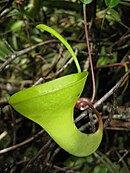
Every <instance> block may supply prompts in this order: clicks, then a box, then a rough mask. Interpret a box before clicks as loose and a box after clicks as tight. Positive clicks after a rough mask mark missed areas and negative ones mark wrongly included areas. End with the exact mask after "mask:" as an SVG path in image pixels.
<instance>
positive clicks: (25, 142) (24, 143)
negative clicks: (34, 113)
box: [0, 130, 44, 155]
mask: <svg viewBox="0 0 130 173" xmlns="http://www.w3.org/2000/svg"><path fill="white" fill-rule="evenodd" d="M43 132H44V131H43V130H41V131H40V132H38V133H37V134H36V135H34V136H32V137H31V138H29V139H27V140H25V141H23V142H21V143H19V144H16V145H13V146H11V147H8V148H5V149H2V150H0V155H1V154H5V153H8V152H10V151H13V150H15V149H17V148H19V147H22V146H24V145H26V144H28V143H30V142H32V141H33V140H34V139H35V138H36V137H38V136H39V135H41V134H42V133H43Z"/></svg>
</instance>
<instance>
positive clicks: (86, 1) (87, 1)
mask: <svg viewBox="0 0 130 173" xmlns="http://www.w3.org/2000/svg"><path fill="white" fill-rule="evenodd" d="M80 1H81V2H82V3H83V4H90V3H91V2H92V1H93V0H80Z"/></svg>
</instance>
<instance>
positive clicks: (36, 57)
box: [0, 0, 130, 173]
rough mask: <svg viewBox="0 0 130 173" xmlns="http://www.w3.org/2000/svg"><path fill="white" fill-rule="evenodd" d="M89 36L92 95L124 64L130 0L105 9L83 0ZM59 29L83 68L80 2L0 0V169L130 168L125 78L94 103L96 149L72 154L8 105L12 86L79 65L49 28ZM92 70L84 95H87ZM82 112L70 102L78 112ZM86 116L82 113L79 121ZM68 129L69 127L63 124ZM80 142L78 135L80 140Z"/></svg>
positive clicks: (104, 172) (73, 171)
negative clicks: (99, 135) (98, 123)
mask: <svg viewBox="0 0 130 173" xmlns="http://www.w3.org/2000/svg"><path fill="white" fill-rule="evenodd" d="M87 20H88V23H87V24H88V29H89V39H90V45H91V52H92V57H93V64H94V72H95V78H96V100H95V102H96V101H97V100H99V99H100V98H101V97H103V96H104V94H106V93H107V92H108V91H109V90H110V89H111V88H112V87H113V86H114V85H115V84H116V83H117V82H118V81H119V80H120V78H121V77H122V76H123V75H124V74H125V73H126V72H127V71H128V70H129V64H130V1H129V0H122V1H120V3H119V4H118V5H117V6H115V7H114V8H111V9H109V8H108V7H107V6H106V4H105V2H104V0H100V1H97V0H94V1H93V2H92V3H90V4H89V5H87ZM39 23H44V24H46V25H48V26H51V27H52V28H54V29H55V30H57V31H58V32H59V33H60V34H61V35H62V36H64V37H65V38H66V39H67V40H68V42H69V43H70V44H71V45H72V47H73V49H74V50H75V51H76V53H77V57H78V60H79V63H80V65H81V68H82V70H86V69H87V70H88V71H89V67H88V53H87V46H86V41H85V32H84V22H83V10H82V3H81V2H80V1H79V0H49V1H47V0H39V1H37V0H29V1H27V0H16V1H15V0H1V1H0V107H1V109H0V173H4V172H9V173H18V172H23V173H26V172H27V173H45V172H46V173H49V172H50V173H52V172H53V173H60V172H66V173H124V172H125V173H128V172H129V170H130V85H129V78H126V79H125V81H124V82H123V84H122V85H121V87H120V88H119V89H118V90H116V92H114V94H113V95H112V96H110V97H109V98H108V99H107V100H106V101H105V102H103V103H102V104H101V105H100V106H99V107H98V110H99V111H100V112H101V114H102V117H103V120H104V123H106V122H108V120H109V122H108V123H107V126H106V127H105V128H104V137H103V140H102V143H101V145H100V147H99V149H98V151H96V152H95V153H94V154H92V155H91V156H88V157H85V158H77V157H74V156H71V155H70V154H68V153H66V152H65V151H63V150H62V149H61V148H59V147H58V146H57V144H55V142H54V141H53V140H51V139H50V137H49V136H48V134H47V133H46V132H45V131H44V130H42V128H41V127H39V126H38V125H37V124H35V123H33V122H32V121H30V120H28V119H26V118H24V117H23V116H22V115H20V114H18V113H17V112H15V111H14V110H12V108H11V107H9V105H7V101H8V98H9V97H10V95H12V94H13V93H15V92H17V91H19V90H21V89H24V88H28V87H30V86H32V85H33V84H36V83H37V82H39V80H40V79H42V82H46V81H48V80H52V79H54V78H56V77H60V76H63V75H65V74H69V73H74V72H76V68H75V65H74V64H73V62H72V61H71V62H68V60H69V59H70V58H71V57H70V55H69V53H68V51H67V50H66V49H65V48H64V47H63V46H62V45H61V43H59V41H58V40H56V39H55V38H53V37H52V36H51V35H49V34H48V33H46V32H45V33H44V32H41V31H39V30H37V29H36V25H37V24H39ZM91 95H92V82H91V75H89V78H88V80H87V83H86V88H85V90H84V93H83V96H85V97H88V98H89V97H91ZM81 113H82V112H80V111H78V110H75V117H78V116H79V115H80V114H81ZM84 124H88V127H89V124H90V123H89V120H88V117H87V115H86V117H85V118H84V119H83V120H82V121H81V122H78V123H77V127H78V128H79V126H82V125H84ZM66 130H67V129H66ZM81 142H82V141H81Z"/></svg>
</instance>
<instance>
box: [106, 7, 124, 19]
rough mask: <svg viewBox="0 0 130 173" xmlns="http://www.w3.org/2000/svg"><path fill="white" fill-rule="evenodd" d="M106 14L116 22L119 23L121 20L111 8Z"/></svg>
mask: <svg viewBox="0 0 130 173" xmlns="http://www.w3.org/2000/svg"><path fill="white" fill-rule="evenodd" d="M107 14H108V15H111V16H112V17H113V18H114V19H115V20H116V21H120V20H121V18H120V14H119V13H118V12H117V11H116V10H114V9H111V8H110V9H108V11H107Z"/></svg>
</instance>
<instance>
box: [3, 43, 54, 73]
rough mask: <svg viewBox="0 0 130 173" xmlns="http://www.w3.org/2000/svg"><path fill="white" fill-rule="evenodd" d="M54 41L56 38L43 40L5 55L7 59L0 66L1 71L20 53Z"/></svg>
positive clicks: (22, 53) (20, 54)
mask: <svg viewBox="0 0 130 173" xmlns="http://www.w3.org/2000/svg"><path fill="white" fill-rule="evenodd" d="M54 42H57V40H48V41H45V42H41V43H38V44H36V45H34V46H31V47H28V48H26V49H23V50H20V51H17V52H15V53H14V54H12V55H9V56H7V58H8V59H7V60H6V61H5V62H4V63H3V64H2V65H1V66H0V71H2V70H3V69H4V68H5V67H6V66H7V65H8V64H10V63H11V62H12V61H14V60H15V59H16V58H17V57H19V56H22V55H24V54H26V53H28V52H30V51H32V50H33V49H36V48H37V47H39V46H43V45H46V44H50V43H54Z"/></svg>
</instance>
